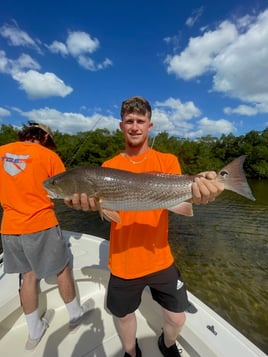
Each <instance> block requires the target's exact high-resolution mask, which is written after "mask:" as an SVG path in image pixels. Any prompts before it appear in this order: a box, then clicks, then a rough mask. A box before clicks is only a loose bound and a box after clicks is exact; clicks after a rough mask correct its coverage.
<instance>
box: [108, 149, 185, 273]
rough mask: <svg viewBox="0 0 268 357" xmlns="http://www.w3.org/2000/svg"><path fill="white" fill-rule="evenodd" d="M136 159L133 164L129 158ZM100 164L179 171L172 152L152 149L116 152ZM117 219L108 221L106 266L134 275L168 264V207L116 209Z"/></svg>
mask: <svg viewBox="0 0 268 357" xmlns="http://www.w3.org/2000/svg"><path fill="white" fill-rule="evenodd" d="M134 161H135V162H136V164H134V163H133V162H134ZM103 166H104V167H111V168H116V169H122V170H127V171H132V172H137V173H139V172H164V173H173V174H180V173H181V168H180V165H179V162H178V160H177V158H176V156H174V155H172V154H164V153H161V152H158V151H156V150H153V149H148V150H147V151H146V152H145V153H143V154H141V155H138V156H134V157H131V160H130V158H128V157H126V156H124V155H123V154H119V155H117V156H115V157H114V158H112V159H111V160H108V161H105V162H104V164H103ZM119 214H120V219H121V223H120V224H118V223H115V222H112V224H111V232H110V251H109V261H108V266H109V268H110V270H111V273H112V274H113V275H115V276H118V277H121V278H123V279H134V278H138V277H141V276H145V275H147V274H151V273H154V272H156V271H159V270H162V269H165V268H167V267H169V266H170V265H171V264H172V263H173V261H174V258H173V256H172V253H171V250H170V246H169V243H168V211H167V210H163V209H158V210H152V211H134V212H122V211H120V212H119Z"/></svg>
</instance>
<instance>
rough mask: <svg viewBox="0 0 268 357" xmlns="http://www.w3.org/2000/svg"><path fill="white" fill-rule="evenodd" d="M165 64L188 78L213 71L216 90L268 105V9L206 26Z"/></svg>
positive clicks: (169, 57)
mask: <svg viewBox="0 0 268 357" xmlns="http://www.w3.org/2000/svg"><path fill="white" fill-rule="evenodd" d="M165 64H166V66H167V71H168V73H170V74H175V75H176V77H177V78H182V79H184V80H191V79H195V78H197V77H201V76H202V75H204V74H211V75H212V90H213V91H216V92H221V93H224V94H225V95H227V96H229V97H232V98H237V99H240V100H241V101H243V102H246V103H248V104H251V105H255V104H256V103H257V104H258V106H255V108H256V109H260V108H261V107H262V108H264V107H267V104H268V81H267V78H266V77H267V75H266V74H267V73H268V10H266V11H264V12H262V13H260V14H259V15H257V16H244V17H242V18H240V19H237V21H236V22H234V21H233V22H230V21H224V22H222V23H221V24H219V26H218V27H217V28H216V29H214V30H208V29H205V30H204V32H203V33H202V35H200V36H198V37H195V38H191V39H190V40H189V43H188V45H187V47H186V48H185V49H184V50H183V51H181V52H180V53H177V54H175V55H168V56H167V57H166V59H165ZM240 109H243V108H240ZM244 109H245V108H244Z"/></svg>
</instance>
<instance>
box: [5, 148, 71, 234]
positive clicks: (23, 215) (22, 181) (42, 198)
mask: <svg viewBox="0 0 268 357" xmlns="http://www.w3.org/2000/svg"><path fill="white" fill-rule="evenodd" d="M0 158H1V165H0V202H1V206H2V207H3V217H2V222H1V233H3V234H24V233H33V232H38V231H41V230H44V229H48V228H51V227H53V226H55V225H57V224H58V220H57V218H56V215H55V212H54V209H53V207H54V204H53V202H52V201H51V200H50V198H49V197H48V196H47V191H46V190H45V189H44V188H43V185H42V182H43V181H44V180H46V179H47V178H49V177H51V176H53V175H56V174H58V173H60V172H63V171H65V167H64V164H63V162H62V161H61V159H60V157H59V156H58V155H57V154H56V153H55V152H54V151H52V150H50V149H48V148H46V147H44V146H42V145H40V144H35V143H27V142H14V143H10V144H7V145H3V146H1V147H0Z"/></svg>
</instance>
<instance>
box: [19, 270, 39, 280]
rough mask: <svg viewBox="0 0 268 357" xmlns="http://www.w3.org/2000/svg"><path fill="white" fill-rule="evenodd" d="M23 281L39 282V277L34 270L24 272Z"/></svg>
mask: <svg viewBox="0 0 268 357" xmlns="http://www.w3.org/2000/svg"><path fill="white" fill-rule="evenodd" d="M22 282H27V283H35V282H37V277H36V275H35V273H34V272H33V271H28V272H27V273H23V275H22Z"/></svg>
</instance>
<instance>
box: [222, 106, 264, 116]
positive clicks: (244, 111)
mask: <svg viewBox="0 0 268 357" xmlns="http://www.w3.org/2000/svg"><path fill="white" fill-rule="evenodd" d="M258 112H259V111H258V109H257V108H256V107H255V108H254V107H251V106H249V105H239V106H238V107H236V108H230V107H226V108H224V113H225V114H228V115H230V114H240V115H247V116H253V115H256V114H258Z"/></svg>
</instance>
